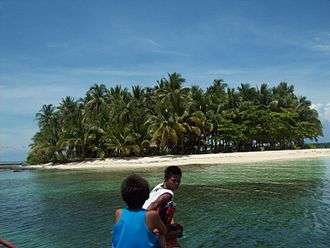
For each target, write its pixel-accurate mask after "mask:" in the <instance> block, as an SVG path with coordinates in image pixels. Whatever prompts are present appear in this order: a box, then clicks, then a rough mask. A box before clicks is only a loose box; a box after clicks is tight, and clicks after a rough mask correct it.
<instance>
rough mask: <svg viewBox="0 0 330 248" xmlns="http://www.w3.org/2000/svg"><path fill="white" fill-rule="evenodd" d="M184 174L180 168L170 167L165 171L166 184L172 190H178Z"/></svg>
mask: <svg viewBox="0 0 330 248" xmlns="http://www.w3.org/2000/svg"><path fill="white" fill-rule="evenodd" d="M181 177H182V172H181V169H180V168H179V167H178V166H169V167H167V168H166V169H165V177H164V179H165V184H166V188H168V189H170V190H173V191H175V190H177V189H178V188H179V185H180V182H181Z"/></svg>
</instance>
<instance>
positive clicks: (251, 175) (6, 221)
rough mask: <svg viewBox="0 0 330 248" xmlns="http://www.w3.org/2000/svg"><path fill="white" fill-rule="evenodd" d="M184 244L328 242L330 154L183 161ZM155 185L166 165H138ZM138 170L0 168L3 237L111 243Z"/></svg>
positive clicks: (21, 243) (180, 214) (24, 242)
mask: <svg viewBox="0 0 330 248" xmlns="http://www.w3.org/2000/svg"><path fill="white" fill-rule="evenodd" d="M183 171H184V176H183V180H182V185H181V187H180V189H179V190H178V192H176V195H175V201H176V203H177V211H176V220H177V221H178V222H179V223H181V224H183V225H184V237H183V238H182V239H180V243H181V244H182V246H183V247H329V245H330V235H329V234H330V158H328V159H312V160H296V161H285V162H267V163H257V164H240V165H223V166H188V167H183ZM134 172H138V173H139V174H140V175H142V176H144V177H145V178H147V179H148V181H149V182H150V184H151V185H152V186H153V185H155V184H156V183H158V181H159V179H161V178H162V176H163V175H162V171H160V170H159V169H154V170H147V171H134ZM130 173H131V172H129V173H128V172H102V173H100V172H67V171H58V172H50V171H23V172H16V173H14V172H11V171H1V172H0V237H2V238H5V239H7V240H10V241H12V242H13V243H15V244H16V245H17V247H47V248H53V247H59V248H60V247H61V248H62V247H109V246H110V243H111V230H112V222H113V214H114V210H115V209H116V208H118V207H121V206H123V203H122V201H121V199H120V193H119V188H120V183H121V180H122V179H123V178H124V177H125V176H126V175H128V174H130Z"/></svg>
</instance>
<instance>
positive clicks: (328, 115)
mask: <svg viewBox="0 0 330 248" xmlns="http://www.w3.org/2000/svg"><path fill="white" fill-rule="evenodd" d="M311 107H312V108H313V109H315V110H317V112H318V113H319V117H320V119H321V121H322V122H325V121H326V122H330V102H328V103H316V104H312V106H311Z"/></svg>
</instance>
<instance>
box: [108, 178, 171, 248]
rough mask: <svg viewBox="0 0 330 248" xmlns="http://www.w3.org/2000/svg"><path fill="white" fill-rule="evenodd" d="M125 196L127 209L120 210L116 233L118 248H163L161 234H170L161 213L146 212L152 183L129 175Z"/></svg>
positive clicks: (113, 237)
mask: <svg viewBox="0 0 330 248" xmlns="http://www.w3.org/2000/svg"><path fill="white" fill-rule="evenodd" d="M121 195H122V198H123V200H124V201H125V202H126V204H127V208H123V209H117V211H116V214H115V225H114V228H113V233H112V247H114V248H126V247H127V248H131V247H135V248H146V247H160V244H159V238H158V237H157V235H156V234H155V233H153V230H155V229H157V230H158V235H164V234H165V233H166V227H165V225H164V224H163V223H162V221H161V219H160V217H159V215H158V212H157V211H154V210H151V211H146V210H145V209H142V205H143V203H144V202H145V201H146V199H147V198H148V196H149V184H148V182H147V181H146V180H145V179H143V178H142V177H140V176H138V175H131V176H128V177H127V178H126V179H125V180H124V181H123V182H122V185H121Z"/></svg>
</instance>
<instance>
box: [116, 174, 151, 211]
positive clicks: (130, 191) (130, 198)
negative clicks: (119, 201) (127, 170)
mask: <svg viewBox="0 0 330 248" xmlns="http://www.w3.org/2000/svg"><path fill="white" fill-rule="evenodd" d="M121 196H122V198H123V200H124V201H125V202H126V204H127V207H128V208H129V209H140V208H142V206H143V204H144V202H145V201H146V200H147V199H148V198H149V184H148V182H147V181H146V180H145V179H144V178H142V177H140V176H138V175H130V176H128V177H127V178H125V179H124V181H123V182H122V184H121Z"/></svg>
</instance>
